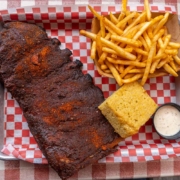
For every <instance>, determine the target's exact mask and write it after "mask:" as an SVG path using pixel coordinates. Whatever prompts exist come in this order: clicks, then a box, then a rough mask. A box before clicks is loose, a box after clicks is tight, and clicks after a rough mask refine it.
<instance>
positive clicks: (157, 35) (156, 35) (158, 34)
mask: <svg viewBox="0 0 180 180" xmlns="http://www.w3.org/2000/svg"><path fill="white" fill-rule="evenodd" d="M163 34H164V29H161V30H160V31H159V32H158V33H157V34H155V35H154V37H153V39H152V41H153V42H157V41H158V39H159V38H160V37H161V36H162V35H163Z"/></svg>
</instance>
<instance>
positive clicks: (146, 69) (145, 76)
mask: <svg viewBox="0 0 180 180" xmlns="http://www.w3.org/2000/svg"><path fill="white" fill-rule="evenodd" d="M156 44H157V43H156V42H154V43H153V44H152V46H151V49H150V51H149V55H148V59H147V63H146V68H145V71H144V74H143V77H142V80H141V85H144V84H145V82H146V80H147V78H148V75H149V71H150V67H151V63H152V60H153V57H154V52H155V51H156Z"/></svg>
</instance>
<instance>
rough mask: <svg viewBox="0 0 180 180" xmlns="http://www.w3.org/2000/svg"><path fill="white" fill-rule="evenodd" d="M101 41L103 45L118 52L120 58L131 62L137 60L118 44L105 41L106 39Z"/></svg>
mask: <svg viewBox="0 0 180 180" xmlns="http://www.w3.org/2000/svg"><path fill="white" fill-rule="evenodd" d="M101 41H102V43H103V44H105V45H106V46H108V47H109V48H112V49H113V50H114V51H116V52H117V54H118V55H119V56H120V57H123V58H126V59H129V60H135V59H136V56H135V55H133V54H131V53H129V52H127V51H125V50H124V49H123V48H121V47H119V46H117V45H116V44H114V43H112V42H110V41H108V40H106V39H104V38H101Z"/></svg>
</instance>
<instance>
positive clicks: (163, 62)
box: [156, 56, 170, 69]
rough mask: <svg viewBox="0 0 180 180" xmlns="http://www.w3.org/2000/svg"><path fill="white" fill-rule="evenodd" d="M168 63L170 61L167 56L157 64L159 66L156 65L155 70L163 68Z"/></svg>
mask: <svg viewBox="0 0 180 180" xmlns="http://www.w3.org/2000/svg"><path fill="white" fill-rule="evenodd" d="M169 61H170V59H169V56H168V57H166V58H165V59H163V60H161V61H160V62H159V64H158V65H157V67H156V68H157V69H160V68H161V67H163V66H164V64H167V63H168V62H169Z"/></svg>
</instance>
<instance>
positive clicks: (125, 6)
mask: <svg viewBox="0 0 180 180" xmlns="http://www.w3.org/2000/svg"><path fill="white" fill-rule="evenodd" d="M121 11H123V12H126V11H127V0H122V8H121Z"/></svg>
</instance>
